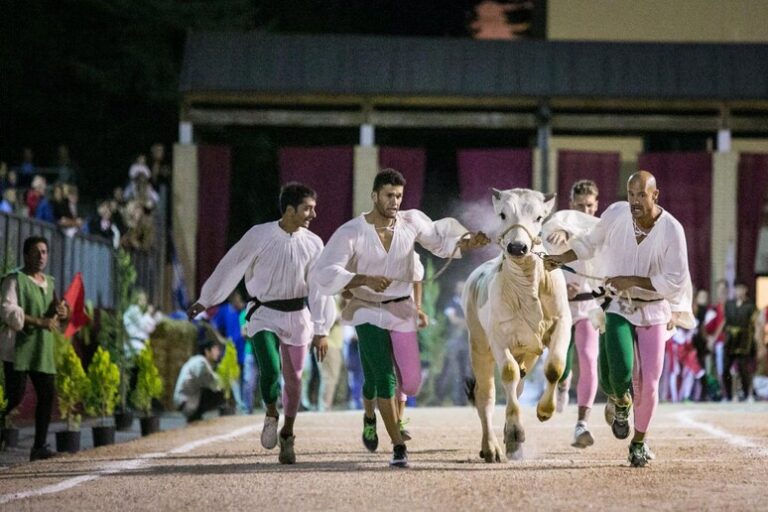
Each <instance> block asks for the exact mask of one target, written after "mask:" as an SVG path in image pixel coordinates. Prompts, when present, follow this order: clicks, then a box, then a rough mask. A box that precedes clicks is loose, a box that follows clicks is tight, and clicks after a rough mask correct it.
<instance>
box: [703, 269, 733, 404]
mask: <svg viewBox="0 0 768 512" xmlns="http://www.w3.org/2000/svg"><path fill="white" fill-rule="evenodd" d="M716 295H717V302H716V303H714V304H711V305H710V306H709V309H708V310H707V314H706V315H705V316H704V332H705V334H706V336H707V349H708V351H709V353H710V354H711V357H710V362H709V363H708V364H707V365H706V366H707V368H708V371H709V372H710V373H716V374H717V377H718V380H719V383H720V386H721V388H722V386H723V385H724V381H725V379H724V374H725V367H724V365H725V348H724V347H725V303H726V302H727V300H728V283H727V282H726V281H725V279H720V280H719V281H717V283H716ZM710 394H712V391H711V390H710ZM715 394H718V395H719V394H721V392H720V390H717V391H716V393H715Z"/></svg>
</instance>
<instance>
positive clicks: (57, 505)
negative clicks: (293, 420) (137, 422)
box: [0, 404, 768, 512]
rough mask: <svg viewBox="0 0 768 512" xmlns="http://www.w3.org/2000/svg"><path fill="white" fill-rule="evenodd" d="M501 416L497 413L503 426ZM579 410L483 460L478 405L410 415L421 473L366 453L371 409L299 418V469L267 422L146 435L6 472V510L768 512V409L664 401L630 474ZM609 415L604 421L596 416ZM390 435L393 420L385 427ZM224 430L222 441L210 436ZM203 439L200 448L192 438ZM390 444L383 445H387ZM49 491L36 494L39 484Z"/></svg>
mask: <svg viewBox="0 0 768 512" xmlns="http://www.w3.org/2000/svg"><path fill="white" fill-rule="evenodd" d="M502 412H503V411H502V410H501V409H498V410H497V413H496V416H495V420H496V425H497V427H498V428H497V431H498V430H500V428H501V424H502V423H503V418H502ZM575 414H576V411H575V406H573V405H571V406H570V407H569V408H568V409H567V410H566V412H565V413H564V414H561V415H556V416H555V418H553V419H552V420H551V421H550V422H548V423H543V424H542V423H539V422H538V421H537V420H536V419H535V413H534V411H533V409H530V408H529V409H526V410H525V416H524V421H525V424H526V427H527V440H528V441H527V443H526V445H527V446H526V457H525V460H524V461H522V462H517V463H509V464H495V465H487V464H485V463H482V462H480V460H479V459H478V457H477V452H478V449H479V444H480V440H479V436H480V426H479V421H478V420H477V417H476V414H475V412H474V409H470V408H455V409H451V408H443V409H413V410H411V411H409V414H408V415H409V416H410V418H411V423H410V425H409V428H410V430H411V432H412V434H413V437H414V439H413V441H411V442H410V443H409V452H410V460H411V468H409V469H391V468H389V467H388V466H387V461H388V459H389V456H390V450H389V443H388V442H382V446H381V447H380V450H379V453H376V454H369V453H367V452H366V451H364V449H363V447H362V444H361V442H360V440H359V439H360V428H361V423H362V419H361V416H362V413H359V412H354V413H351V412H338V413H324V414H318V413H314V414H301V415H300V416H299V418H298V421H297V441H296V443H297V444H296V447H297V455H298V463H297V464H296V465H295V466H290V467H289V466H281V465H280V464H278V462H277V451H276V450H275V451H272V452H267V451H266V450H264V449H263V448H261V446H260V445H259V441H258V433H259V431H260V420H261V418H260V417H258V416H252V417H243V416H241V417H232V418H223V419H216V420H211V421H207V422H204V423H202V424H199V425H197V426H194V427H191V428H186V429H182V430H179V431H173V432H166V433H162V434H158V435H155V436H152V437H150V438H146V439H141V440H139V441H135V442H131V443H125V444H122V445H115V446H111V447H108V448H102V449H97V450H92V451H88V452H83V453H80V454H78V455H76V456H63V457H59V458H56V459H54V460H51V461H43V462H37V463H32V464H23V465H19V466H15V467H13V468H11V469H7V470H5V471H3V472H2V473H0V508H2V509H3V510H148V511H149V510H151V511H157V510H207V511H214V510H215V511H221V510H250V509H253V510H292V511H293V510H310V509H311V510H315V509H323V510H353V509H354V510H402V511H408V512H410V511H412V510H425V509H427V510H509V509H519V510H526V509H532V508H533V507H535V508H536V509H538V510H553V509H557V510H585V509H590V510H604V509H618V508H623V509H634V510H639V509H658V510H765V509H766V508H768V405H766V404H748V405H747V404H743V405H742V404H738V405H737V404H726V405H721V404H717V405H699V404H693V405H686V406H670V405H662V406H661V408H660V410H659V414H658V416H657V418H656V419H655V423H654V424H653V425H652V437H651V438H650V445H651V446H652V448H653V450H654V451H655V452H656V455H657V459H656V461H654V462H653V463H652V465H651V466H650V467H647V468H643V469H637V468H630V467H629V466H628V464H627V462H626V453H627V444H628V443H627V442H625V441H618V440H615V439H613V437H611V434H610V430H609V428H608V427H607V426H606V425H605V424H604V423H602V419H601V417H602V406H598V407H596V409H595V412H594V414H593V416H594V417H593V421H592V424H591V426H592V430H593V433H594V434H595V437H596V444H595V446H593V447H592V448H590V449H587V450H578V449H576V448H571V447H570V445H569V443H570V437H571V434H572V427H573V423H574V420H575ZM598 420H599V421H598ZM382 433H383V426H381V428H380V434H382ZM499 435H500V433H499ZM211 438H215V439H211ZM196 441H199V443H195V442H196ZM382 448H383V450H382ZM41 490H42V491H46V493H45V494H37V493H39V492H40V491H41Z"/></svg>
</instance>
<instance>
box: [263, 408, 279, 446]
mask: <svg viewBox="0 0 768 512" xmlns="http://www.w3.org/2000/svg"><path fill="white" fill-rule="evenodd" d="M278 419H280V418H279V417H277V418H275V417H273V416H265V417H264V427H263V428H262V429H261V446H263V447H264V448H266V449H267V450H271V449H272V448H274V447H275V446H277V420H278Z"/></svg>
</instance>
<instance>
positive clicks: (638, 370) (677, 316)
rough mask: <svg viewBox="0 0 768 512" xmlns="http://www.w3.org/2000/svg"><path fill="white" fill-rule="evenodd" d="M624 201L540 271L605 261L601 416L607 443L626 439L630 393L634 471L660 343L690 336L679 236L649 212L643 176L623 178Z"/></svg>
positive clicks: (652, 405)
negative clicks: (675, 331)
mask: <svg viewBox="0 0 768 512" xmlns="http://www.w3.org/2000/svg"><path fill="white" fill-rule="evenodd" d="M627 198H628V199H629V201H628V202H625V201H621V202H618V203H614V204H612V205H611V206H610V207H609V208H608V209H607V210H606V211H605V212H604V213H603V215H602V216H601V218H600V221H599V222H598V224H597V225H596V226H595V228H594V229H592V230H591V231H590V232H589V233H588V234H586V235H584V236H579V237H576V238H574V239H573V240H571V250H569V251H567V252H565V253H563V254H561V255H556V256H548V257H547V258H546V259H547V266H548V268H556V267H557V266H558V265H562V264H567V263H570V262H572V261H575V260H576V259H582V260H587V259H590V258H592V257H593V256H594V255H595V253H596V252H597V251H599V250H602V251H603V254H604V255H605V258H604V263H603V272H602V273H604V274H605V275H606V276H609V277H608V278H607V279H606V286H607V287H608V288H609V289H610V290H612V292H613V293H614V294H616V295H618V297H616V298H615V299H614V300H612V301H611V303H610V304H609V306H608V308H607V311H606V313H607V314H606V318H605V334H604V335H603V336H602V337H601V339H600V355H599V368H600V385H601V387H602V388H603V391H605V393H606V394H607V395H608V404H606V415H605V416H606V421H608V423H609V424H611V430H612V431H613V434H614V436H616V437H617V438H618V439H626V438H627V437H629V433H630V428H629V412H630V410H631V408H632V395H630V392H629V391H630V386H632V388H633V390H634V397H635V398H634V400H635V403H634V406H635V407H634V408H635V418H634V425H635V433H634V436H633V438H632V441H631V443H630V445H629V462H630V464H631V465H632V466H635V467H642V466H645V465H646V464H647V463H648V460H649V458H650V456H649V455H650V454H649V451H648V449H647V446H646V443H645V436H646V433H647V432H648V427H649V426H650V423H651V420H652V419H653V414H654V412H655V411H656V406H657V405H658V400H659V396H658V389H659V380H660V378H661V372H662V366H663V362H664V345H665V342H666V340H667V339H669V337H670V335H671V330H672V328H673V327H674V325H675V324H677V325H680V326H681V327H685V328H689V329H690V328H693V327H694V318H693V312H692V310H691V304H692V297H691V294H692V290H691V288H692V287H691V278H690V275H689V272H688V249H687V246H686V242H685V233H684V232H683V227H682V226H681V225H680V223H679V222H678V221H677V219H675V218H674V217H673V216H672V215H671V214H670V213H669V212H667V211H666V210H664V209H663V208H661V207H660V206H659V205H658V204H657V202H658V198H659V189H658V188H657V187H656V178H655V177H654V176H653V175H652V174H651V173H649V172H647V171H639V172H637V173H635V174H633V175H632V176H630V178H629V181H628V182H627ZM635 349H637V361H636V364H635Z"/></svg>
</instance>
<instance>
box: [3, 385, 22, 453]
mask: <svg viewBox="0 0 768 512" xmlns="http://www.w3.org/2000/svg"><path fill="white" fill-rule="evenodd" d="M7 408H8V400H6V399H5V390H4V389H3V386H2V385H1V384H0V418H2V432H0V448H2V449H3V450H4V449H6V448H14V447H16V446H17V445H18V444H19V429H17V428H14V426H13V424H12V423H11V420H10V418H9V417H8V416H9V415H8V414H7V413H6V409H7Z"/></svg>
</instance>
